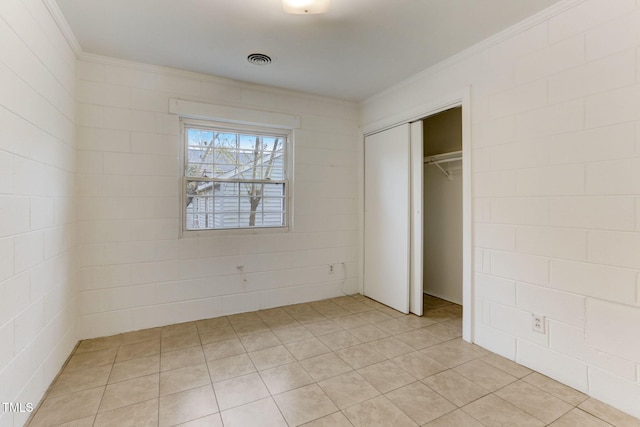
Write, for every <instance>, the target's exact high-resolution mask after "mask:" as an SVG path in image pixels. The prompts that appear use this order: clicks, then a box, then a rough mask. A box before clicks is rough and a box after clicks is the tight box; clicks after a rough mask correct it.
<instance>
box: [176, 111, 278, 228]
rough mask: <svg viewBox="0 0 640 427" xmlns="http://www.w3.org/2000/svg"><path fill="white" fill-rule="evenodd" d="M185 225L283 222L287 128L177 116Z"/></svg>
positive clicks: (244, 225) (243, 225) (237, 225)
mask: <svg viewBox="0 0 640 427" xmlns="http://www.w3.org/2000/svg"><path fill="white" fill-rule="evenodd" d="M183 130H184V132H183V133H184V141H185V156H184V177H183V190H182V192H183V196H184V203H183V206H184V212H183V218H184V223H183V228H184V230H185V231H194V230H221V229H237V228H249V229H254V228H267V227H286V226H287V213H288V212H287V210H288V207H287V201H288V200H287V192H288V190H289V183H288V180H287V147H288V139H289V138H288V133H286V132H285V131H283V132H282V133H278V132H277V131H275V132H274V131H273V130H265V129H259V128H250V127H249V128H247V127H237V128H231V127H229V125H220V126H218V125H215V124H213V123H208V122H206V123H203V122H195V121H183Z"/></svg>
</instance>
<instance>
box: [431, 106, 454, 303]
mask: <svg viewBox="0 0 640 427" xmlns="http://www.w3.org/2000/svg"><path fill="white" fill-rule="evenodd" d="M461 113H462V109H461V108H460V107H457V108H452V109H449V110H446V111H443V112H441V113H438V114H435V115H433V116H429V117H427V118H425V119H423V120H422V136H423V155H424V183H423V191H424V195H423V203H424V215H423V221H424V222H423V292H424V293H425V294H428V295H432V296H435V297H438V298H442V299H445V300H447V301H451V302H454V303H456V304H462V281H463V278H462V266H463V264H462V200H463V197H462V114H461Z"/></svg>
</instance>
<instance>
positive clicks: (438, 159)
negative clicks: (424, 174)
mask: <svg viewBox="0 0 640 427" xmlns="http://www.w3.org/2000/svg"><path fill="white" fill-rule="evenodd" d="M458 160H462V151H453V152H451V153H444V154H436V155H435V156H429V157H425V158H424V164H426V165H427V166H429V165H435V166H436V167H437V168H438V169H440V171H441V172H442V173H443V174H444V175H445V176H446V177H447V179H448V180H449V181H451V180H453V176H452V175H451V172H450V171H446V170H444V169H443V167H442V166H440V163H450V162H456V161H458Z"/></svg>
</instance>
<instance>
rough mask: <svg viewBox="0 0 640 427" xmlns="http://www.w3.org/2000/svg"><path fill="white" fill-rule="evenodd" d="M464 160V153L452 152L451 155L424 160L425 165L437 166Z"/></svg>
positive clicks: (435, 156)
mask: <svg viewBox="0 0 640 427" xmlns="http://www.w3.org/2000/svg"><path fill="white" fill-rule="evenodd" d="M457 160H462V151H452V152H450V153H443V154H436V155H434V156H428V157H425V158H424V163H426V164H428V165H436V164H438V163H448V162H455V161H457Z"/></svg>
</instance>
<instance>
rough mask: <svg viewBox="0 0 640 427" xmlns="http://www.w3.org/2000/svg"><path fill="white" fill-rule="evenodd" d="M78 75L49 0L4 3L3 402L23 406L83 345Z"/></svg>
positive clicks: (0, 90)
mask: <svg viewBox="0 0 640 427" xmlns="http://www.w3.org/2000/svg"><path fill="white" fill-rule="evenodd" d="M75 71H76V58H75V56H74V53H73V51H72V49H71V48H70V47H69V45H68V44H67V42H66V41H65V39H64V37H63V36H62V34H61V33H60V31H59V30H58V27H57V26H56V24H55V22H54V21H53V19H52V18H51V15H50V14H49V12H48V11H47V9H46V8H45V6H44V4H43V3H42V2H41V1H39V0H22V1H21V0H2V1H1V2H0V402H13V403H22V404H23V406H22V408H23V409H24V404H26V403H32V404H33V405H34V406H35V405H36V404H37V403H38V401H39V400H40V398H41V397H42V395H43V393H44V391H45V390H46V388H47V387H48V386H49V384H50V383H51V381H52V380H53V378H54V377H55V375H56V374H57V373H58V371H59V369H60V367H61V366H62V364H63V363H64V361H65V360H66V358H67V356H68V355H69V353H70V352H71V350H72V349H73V346H74V345H75V344H76V341H77V339H76V338H77V337H76V331H75V320H76V289H75V283H76V280H75V271H76V269H75V265H74V260H75V255H76V252H75V225H74V221H75V217H74V215H75V200H74V192H75V191H74V173H75V142H74V132H75V123H74V122H75V109H76V106H75V86H76V80H75ZM28 416H29V413H27V412H23V413H12V412H5V411H3V410H0V426H3V427H4V426H13V425H22V424H23V423H24V422H25V421H26V419H27V417H28Z"/></svg>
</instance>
